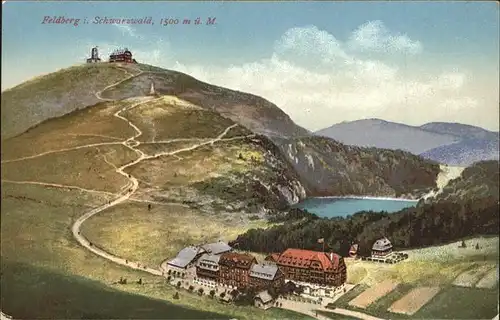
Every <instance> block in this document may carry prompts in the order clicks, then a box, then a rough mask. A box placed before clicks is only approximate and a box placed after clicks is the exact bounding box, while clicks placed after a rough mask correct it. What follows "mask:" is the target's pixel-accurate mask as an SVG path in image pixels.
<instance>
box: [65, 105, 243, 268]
mask: <svg viewBox="0 0 500 320" xmlns="http://www.w3.org/2000/svg"><path fill="white" fill-rule="evenodd" d="M159 99H161V98H159ZM154 100H158V99H154ZM150 101H153V100H152V99H146V100H144V101H141V102H138V103H136V104H134V105H132V106H130V107H125V108H122V109H121V110H119V111H117V112H116V113H115V114H114V116H115V117H117V118H119V119H122V120H123V121H126V122H127V123H128V124H129V125H130V126H131V127H132V128H133V129H134V130H135V131H136V133H135V135H133V136H132V137H130V138H128V139H126V140H124V141H122V142H121V144H123V145H124V146H125V147H127V148H129V149H131V150H132V151H134V152H136V153H137V154H138V155H139V157H138V158H137V159H136V160H134V161H131V162H129V163H127V164H125V165H123V166H121V167H119V168H116V169H115V171H116V172H117V173H119V174H121V175H123V176H124V177H125V178H127V179H129V180H130V182H129V183H128V190H126V191H122V192H121V193H119V194H118V195H119V196H118V198H116V199H115V200H113V201H111V202H109V203H107V204H105V205H102V206H100V207H97V208H95V209H93V210H91V211H89V212H87V213H85V214H84V215H83V216H81V217H80V218H78V219H77V220H76V221H75V223H74V224H73V226H72V228H71V231H72V233H73V236H74V237H75V239H76V240H77V241H78V242H79V243H80V244H81V245H82V246H84V247H85V248H87V249H88V250H90V251H92V252H93V253H95V254H97V255H99V256H101V257H103V258H106V259H108V260H110V261H113V262H115V263H117V264H120V265H124V266H128V267H130V268H133V269H136V270H142V271H145V272H148V273H151V274H153V275H159V276H161V275H163V272H162V271H161V270H159V269H154V268H149V267H146V266H144V265H142V264H140V263H137V262H129V261H128V260H126V259H123V258H120V257H118V256H115V255H113V254H110V253H108V252H105V251H104V250H102V249H100V248H98V247H96V246H94V245H92V244H91V243H90V242H89V241H88V240H87V239H86V238H85V237H84V236H83V235H82V234H81V232H80V228H81V226H82V224H83V223H84V222H85V221H86V220H87V219H89V218H90V217H92V216H94V215H96V214H98V213H99V212H102V211H104V210H106V209H108V208H111V207H113V206H115V205H117V204H120V203H122V202H124V201H126V200H128V199H129V198H130V197H131V196H132V195H133V194H134V193H135V191H136V190H137V189H138V187H139V181H138V180H137V178H135V177H134V176H132V175H130V174H128V173H126V172H125V171H124V170H125V169H126V168H128V167H131V166H133V165H135V164H137V163H139V162H141V161H142V160H147V159H154V158H158V157H160V156H165V155H167V156H168V155H175V154H177V153H180V152H185V151H191V150H194V149H196V148H199V147H201V146H204V145H208V144H214V143H215V142H217V141H220V140H221V139H222V138H223V137H224V136H225V135H226V134H227V133H228V132H229V130H231V129H232V128H234V127H236V126H237V124H233V125H231V126H229V127H227V128H226V129H225V130H224V131H223V132H222V133H221V134H220V135H219V136H217V137H216V138H213V139H210V140H209V141H205V142H203V143H199V144H195V145H193V146H190V147H186V148H182V149H178V150H175V151H170V152H161V153H158V154H155V155H146V154H145V153H144V152H142V151H141V150H139V149H137V148H136V147H137V146H139V145H140V144H141V143H140V142H139V141H137V140H135V139H136V138H138V137H139V136H141V135H142V131H141V130H140V129H139V128H138V127H137V126H136V125H134V124H133V123H132V122H131V121H129V120H128V119H127V118H125V117H124V116H122V115H120V113H122V112H123V111H126V110H130V109H132V108H135V107H137V106H139V105H141V104H144V103H147V102H150Z"/></svg>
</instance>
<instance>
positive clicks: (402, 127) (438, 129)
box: [315, 119, 499, 166]
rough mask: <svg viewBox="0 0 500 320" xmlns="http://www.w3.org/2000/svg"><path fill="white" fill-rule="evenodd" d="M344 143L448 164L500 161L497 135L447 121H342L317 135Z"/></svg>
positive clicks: (496, 133)
mask: <svg viewBox="0 0 500 320" xmlns="http://www.w3.org/2000/svg"><path fill="white" fill-rule="evenodd" d="M315 134H316V135H320V136H325V137H328V138H332V139H335V140H338V141H340V142H342V143H345V144H350V145H355V146H361V147H375V148H386V149H400V150H404V151H408V152H411V153H413V154H416V155H421V156H423V157H425V158H427V159H430V160H434V161H437V162H440V163H445V164H449V165H459V166H468V165H470V164H472V163H474V162H476V161H481V160H494V159H498V151H499V148H498V141H499V140H498V132H493V131H489V130H485V129H483V128H480V127H476V126H471V125H466V124H461V123H447V122H430V123H426V124H424V125H421V126H410V125H406V124H401V123H395V122H390V121H385V120H381V119H363V120H356V121H350V122H342V123H338V124H335V125H333V126H331V127H328V128H325V129H322V130H319V131H316V132H315Z"/></svg>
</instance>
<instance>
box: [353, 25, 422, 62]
mask: <svg viewBox="0 0 500 320" xmlns="http://www.w3.org/2000/svg"><path fill="white" fill-rule="evenodd" d="M348 45H349V48H350V49H351V50H354V51H358V50H359V51H365V50H368V51H377V52H402V53H408V54H418V53H420V52H422V49H423V48H422V44H421V43H420V41H413V40H411V39H410V38H409V37H408V36H407V35H405V34H397V33H391V32H390V31H389V30H388V29H387V27H386V26H385V25H384V23H383V22H382V21H380V20H376V21H369V22H367V23H365V24H363V25H361V26H360V27H358V29H356V30H355V31H354V32H353V33H352V35H351V37H350V38H349V42H348Z"/></svg>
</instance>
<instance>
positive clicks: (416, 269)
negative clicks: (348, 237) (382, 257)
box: [331, 237, 499, 319]
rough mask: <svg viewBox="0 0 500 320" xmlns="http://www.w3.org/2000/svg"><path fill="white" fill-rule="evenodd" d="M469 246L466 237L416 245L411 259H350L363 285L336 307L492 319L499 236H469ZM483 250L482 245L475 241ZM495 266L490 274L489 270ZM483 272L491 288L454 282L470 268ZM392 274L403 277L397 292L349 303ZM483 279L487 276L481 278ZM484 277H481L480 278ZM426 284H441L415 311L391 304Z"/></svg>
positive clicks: (354, 278) (353, 276) (386, 314)
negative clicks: (388, 261) (394, 308)
mask: <svg viewBox="0 0 500 320" xmlns="http://www.w3.org/2000/svg"><path fill="white" fill-rule="evenodd" d="M465 241H466V243H467V244H468V248H466V249H458V245H459V244H460V243H461V241H458V242H454V243H450V244H446V245H441V246H434V247H428V248H422V249H415V250H406V251H405V252H407V253H408V254H409V259H408V260H405V261H403V262H401V263H398V264H395V265H386V264H378V263H370V262H365V261H355V260H351V259H346V264H347V267H348V277H349V280H350V281H351V283H359V285H358V286H357V287H356V288H354V289H353V291H352V292H349V293H348V294H347V295H346V297H341V298H340V299H339V300H338V301H336V302H335V303H333V304H332V305H331V306H332V307H340V308H346V309H351V310H354V311H360V312H365V313H368V314H371V315H374V316H377V317H382V318H386V319H387V318H389V319H408V318H411V319H417V318H418V319H479V318H481V319H483V318H484V319H491V318H493V317H494V316H495V315H496V314H497V313H498V310H497V305H498V302H497V296H498V293H499V290H498V281H497V276H496V274H494V273H493V272H494V271H496V268H498V237H476V238H471V239H466V240H465ZM476 243H477V244H479V246H480V250H476V249H475V248H474V247H475V244H476ZM490 269H493V270H494V271H491V272H490V274H489V276H487V274H488V273H486V274H484V273H485V272H487V271H488V270H490ZM468 270H469V273H471V274H473V275H474V281H473V282H476V280H477V279H478V278H480V277H479V275H482V276H484V277H486V279H485V280H484V281H483V282H484V283H486V282H488V283H489V284H490V286H492V287H491V288H489V289H488V288H463V287H456V286H454V285H453V282H454V281H455V280H456V279H457V277H459V276H460V275H461V274H464V272H467V271H468ZM386 279H392V280H393V281H399V282H401V283H400V285H398V286H397V287H396V288H395V289H394V290H393V291H392V292H390V293H389V294H387V295H385V296H384V297H382V298H380V299H379V300H377V301H376V302H375V303H373V304H371V305H369V306H368V307H367V308H366V309H361V308H356V307H353V306H349V301H351V300H353V299H354V298H355V297H356V296H358V295H360V294H361V293H362V291H364V290H365V289H366V288H368V287H370V286H376V285H377V284H379V283H381V282H383V281H384V280H386ZM479 281H481V280H479ZM478 283H479V282H478ZM423 286H439V287H440V288H441V291H440V292H439V293H437V295H436V296H434V297H433V298H432V299H431V300H430V301H429V302H427V303H426V304H425V305H424V306H423V307H422V308H421V309H420V310H418V311H417V312H416V313H415V314H413V315H411V316H409V315H405V314H396V313H392V312H390V311H388V310H387V309H388V308H390V306H391V305H392V304H393V303H394V302H396V301H397V300H399V299H401V298H402V297H404V296H405V295H406V294H408V293H409V292H410V291H411V290H413V289H417V288H421V287H423Z"/></svg>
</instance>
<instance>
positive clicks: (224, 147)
mask: <svg viewBox="0 0 500 320" xmlns="http://www.w3.org/2000/svg"><path fill="white" fill-rule="evenodd" d="M187 144H188V145H193V144H196V142H192V143H191V144H189V143H187ZM240 153H241V154H242V156H244V157H246V159H243V160H242V159H239V158H238V156H239V154H240ZM252 155H253V156H254V158H255V159H257V160H256V162H252V161H250V159H249V158H250V157H251V156H252ZM178 156H179V157H181V158H182V159H181V160H180V159H179V158H178V157H175V156H164V157H160V158H157V159H150V160H145V161H142V162H140V163H138V164H137V165H134V166H131V167H129V168H127V172H129V173H131V174H132V175H133V176H134V177H137V178H138V179H140V180H143V181H146V182H148V183H149V184H152V185H154V186H157V187H160V188H162V189H165V190H166V189H169V188H171V187H176V186H177V187H179V186H189V185H190V184H192V183H195V182H198V181H204V180H206V179H208V178H211V177H227V176H228V175H229V173H234V172H237V173H245V172H249V171H252V170H254V169H256V167H257V169H258V166H255V164H258V161H259V159H260V158H261V157H262V155H261V153H260V151H258V150H257V149H256V148H253V147H252V146H248V145H244V144H242V143H241V142H239V141H221V142H217V143H216V144H214V145H213V146H203V147H200V148H197V149H195V150H192V151H187V152H182V153H179V154H178ZM160 173H161V174H160Z"/></svg>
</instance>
